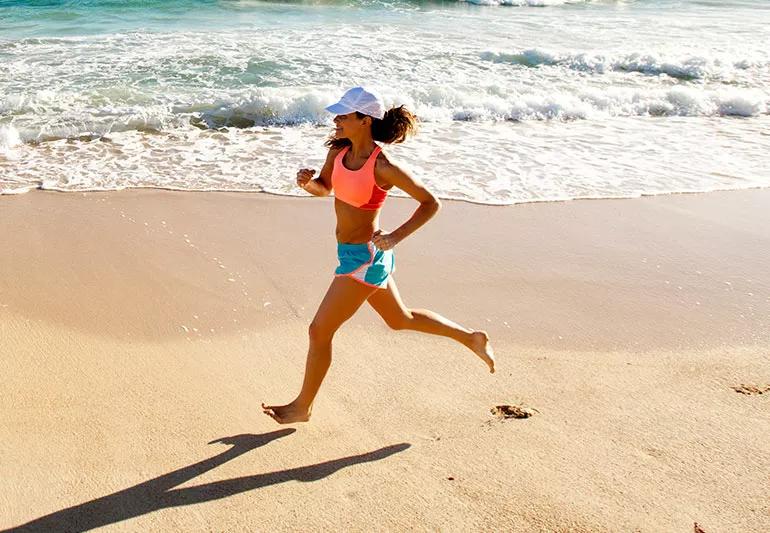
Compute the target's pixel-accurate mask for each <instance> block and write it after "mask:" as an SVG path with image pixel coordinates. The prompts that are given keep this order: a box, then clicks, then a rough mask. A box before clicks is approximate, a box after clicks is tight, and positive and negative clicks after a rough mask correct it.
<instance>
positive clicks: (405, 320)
mask: <svg viewBox="0 0 770 533" xmlns="http://www.w3.org/2000/svg"><path fill="white" fill-rule="evenodd" d="M413 320H414V315H413V314H412V312H411V311H406V312H405V313H401V314H398V315H396V316H393V317H390V318H389V319H388V321H387V324H388V326H389V327H390V329H395V330H399V329H411V326H412V321H413Z"/></svg>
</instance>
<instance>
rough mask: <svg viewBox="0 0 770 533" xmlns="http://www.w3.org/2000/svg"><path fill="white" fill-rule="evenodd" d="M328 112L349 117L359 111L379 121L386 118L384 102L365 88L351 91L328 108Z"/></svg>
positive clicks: (356, 88)
mask: <svg viewBox="0 0 770 533" xmlns="http://www.w3.org/2000/svg"><path fill="white" fill-rule="evenodd" d="M326 110H327V111H329V112H330V113H334V114H335V115H347V114H348V113H352V112H353V111H358V112H359V113H363V114H364V115H369V116H370V117H374V118H379V119H382V117H384V116H385V105H384V104H383V103H382V100H381V99H380V98H379V97H378V96H376V95H374V94H373V93H371V92H369V91H367V90H366V89H364V88H363V87H353V88H352V89H349V90H348V91H347V92H346V93H345V94H343V95H342V98H340V101H339V102H337V103H336V104H332V105H330V106H328V107H327V108H326Z"/></svg>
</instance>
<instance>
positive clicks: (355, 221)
mask: <svg viewBox="0 0 770 533" xmlns="http://www.w3.org/2000/svg"><path fill="white" fill-rule="evenodd" d="M334 211H335V213H336V214H337V229H336V234H337V242H344V243H352V244H357V243H362V242H369V241H370V240H371V239H372V235H373V234H374V232H375V231H377V229H379V225H380V209H371V210H368V209H359V208H358V207H354V206H352V205H350V204H346V203H345V202H343V201H342V200H339V199H337V198H335V199H334Z"/></svg>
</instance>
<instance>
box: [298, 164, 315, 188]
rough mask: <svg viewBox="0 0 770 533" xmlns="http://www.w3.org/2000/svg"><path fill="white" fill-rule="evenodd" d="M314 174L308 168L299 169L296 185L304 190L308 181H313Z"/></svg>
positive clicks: (313, 171)
mask: <svg viewBox="0 0 770 533" xmlns="http://www.w3.org/2000/svg"><path fill="white" fill-rule="evenodd" d="M314 174H315V170H312V169H310V168H303V169H300V170H299V172H297V185H299V186H300V187H301V188H303V189H304V188H305V187H306V186H307V184H308V183H310V180H311V179H313V175H314Z"/></svg>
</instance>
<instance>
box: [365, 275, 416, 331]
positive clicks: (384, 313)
mask: <svg viewBox="0 0 770 533" xmlns="http://www.w3.org/2000/svg"><path fill="white" fill-rule="evenodd" d="M367 301H368V302H369V305H371V306H372V307H373V308H374V310H375V311H377V314H378V315H380V316H381V317H382V319H383V320H384V321H385V323H386V324H387V325H388V326H390V327H392V328H397V327H399V325H400V324H402V323H403V322H404V321H405V320H409V319H410V318H411V313H410V311H409V308H407V307H406V305H404V302H403V301H402V300H401V295H400V294H399V292H398V287H397V286H396V280H395V279H393V276H391V277H390V278H388V286H387V287H386V288H385V289H380V290H378V291H375V292H374V293H373V294H372V295H371V296H369V299H368V300H367Z"/></svg>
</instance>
